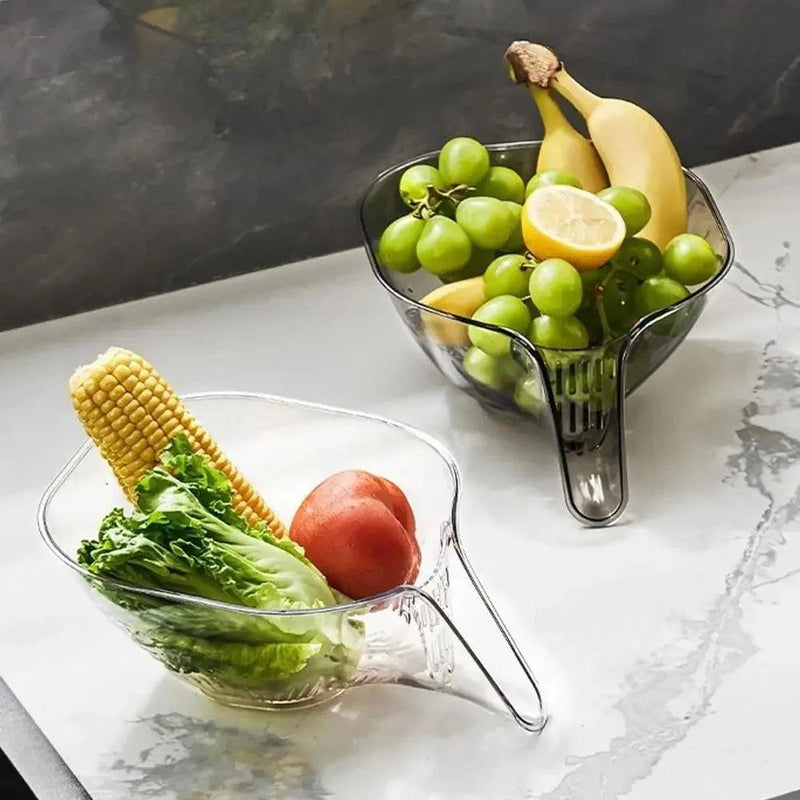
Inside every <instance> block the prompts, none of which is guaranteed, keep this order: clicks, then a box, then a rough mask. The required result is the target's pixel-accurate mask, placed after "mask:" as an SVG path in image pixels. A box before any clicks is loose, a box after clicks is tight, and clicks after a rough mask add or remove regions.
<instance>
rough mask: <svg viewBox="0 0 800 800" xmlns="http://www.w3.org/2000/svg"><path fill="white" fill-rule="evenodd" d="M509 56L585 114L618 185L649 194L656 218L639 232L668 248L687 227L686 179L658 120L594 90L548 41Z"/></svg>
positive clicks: (519, 71) (520, 77) (531, 81)
mask: <svg viewBox="0 0 800 800" xmlns="http://www.w3.org/2000/svg"><path fill="white" fill-rule="evenodd" d="M506 59H507V60H508V63H509V65H510V67H511V70H512V72H513V75H514V79H515V80H516V81H517V82H519V83H523V82H524V83H527V84H528V85H532V86H540V87H542V88H548V87H552V88H553V89H555V90H556V91H557V92H558V93H559V94H561V95H562V97H564V98H565V99H566V100H567V101H569V102H570V103H572V105H573V106H575V108H576V109H577V110H578V111H579V112H580V113H581V114H582V115H583V117H584V118H585V119H586V125H587V127H588V129H589V135H590V136H591V139H592V143H593V144H594V146H595V148H596V149H597V152H598V154H599V155H600V158H601V160H602V162H603V164H604V166H605V168H606V172H607V173H608V178H609V180H610V182H611V185H612V186H632V187H633V188H635V189H639V191H641V192H643V193H644V194H645V196H646V197H647V199H648V200H649V201H650V207H651V210H652V216H651V217H650V221H649V222H648V223H647V225H646V226H645V227H644V228H643V229H642V230H641V231H640V232H639V234H638V235H639V236H642V237H644V238H645V239H650V240H652V241H653V242H655V243H656V244H657V245H658V246H659V247H661V248H664V247H666V245H667V243H668V242H669V241H670V239H672V238H673V237H674V236H677V235H678V234H679V233H684V232H685V231H686V181H685V179H684V177H683V171H682V170H681V162H680V159H679V158H678V154H677V152H676V151H675V146H674V145H673V144H672V141H671V140H670V138H669V136H667V133H666V131H665V130H664V129H663V128H662V127H661V125H660V124H659V123H658V121H657V120H656V119H654V118H653V117H652V116H651V115H650V114H649V113H648V112H647V111H645V110H644V109H643V108H639V106H637V105H634V104H633V103H629V102H627V101H626V100H617V99H614V98H608V97H599V96H598V95H595V94H592V92H590V91H589V90H588V89H585V88H584V87H583V86H581V85H580V84H579V83H578V82H577V81H576V80H575V79H574V78H573V77H572V76H571V75H570V74H569V73H568V72H567V71H566V70H565V69H564V65H563V63H562V62H561V60H560V59H559V58H558V56H557V55H556V54H555V53H554V52H553V51H552V50H551V49H550V48H548V47H545V46H544V45H540V44H533V43H531V42H513V43H512V44H511V46H510V47H509V48H508V50H507V51H506Z"/></svg>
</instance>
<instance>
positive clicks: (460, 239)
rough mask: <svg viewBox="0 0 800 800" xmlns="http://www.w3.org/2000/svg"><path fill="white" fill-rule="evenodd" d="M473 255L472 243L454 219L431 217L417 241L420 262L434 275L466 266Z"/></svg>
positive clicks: (455, 270) (444, 273) (447, 272)
mask: <svg viewBox="0 0 800 800" xmlns="http://www.w3.org/2000/svg"><path fill="white" fill-rule="evenodd" d="M471 257H472V244H471V243H470V240H469V236H467V234H466V233H464V231H463V230H462V229H461V226H460V225H459V224H458V223H457V222H454V221H453V220H452V219H448V218H447V217H443V216H441V215H438V214H437V215H436V216H435V217H431V218H430V219H429V220H428V221H427V222H426V223H425V227H424V228H423V230H422V234H421V235H420V237H419V241H418V242H417V258H418V259H419V263H420V264H422V266H423V267H424V268H425V269H426V270H428V272H431V273H433V274H434V275H447V274H449V273H451V272H458V270H460V269H461V268H462V267H465V266H466V265H467V264H468V263H469V260H470V258H471Z"/></svg>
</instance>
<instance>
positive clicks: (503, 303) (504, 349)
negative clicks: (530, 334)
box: [468, 295, 531, 358]
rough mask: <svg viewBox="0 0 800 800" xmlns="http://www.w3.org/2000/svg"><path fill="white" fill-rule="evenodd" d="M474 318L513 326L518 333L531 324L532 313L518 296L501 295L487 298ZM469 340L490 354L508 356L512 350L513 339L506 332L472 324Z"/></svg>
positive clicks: (500, 325)
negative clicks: (488, 329)
mask: <svg viewBox="0 0 800 800" xmlns="http://www.w3.org/2000/svg"><path fill="white" fill-rule="evenodd" d="M472 319H475V320H478V322H485V323H487V324H489V325H497V326H499V327H501V328H511V330H514V331H517V332H518V333H524V332H525V331H526V330H527V328H528V326H529V325H530V324H531V314H530V311H528V307H527V306H526V305H525V303H523V302H522V300H520V299H519V298H518V297H512V296H511V295H501V296H500V297H493V298H492V299H491V300H487V301H486V302H485V303H484V304H483V305H482V306H481V307H480V308H479V309H478V310H477V311H476V312H475V313H474V314H473V315H472ZM468 335H469V340H470V341H471V342H472V344H474V345H475V346H476V347H480V349H481V350H483V352H484V353H488V354H489V355H490V356H496V357H497V358H500V357H501V356H507V355H509V354H510V352H511V340H510V339H509V338H508V336H506V334H505V333H500V332H499V331H487V330H483V328H476V327H475V326H474V325H471V326H470V327H469V329H468Z"/></svg>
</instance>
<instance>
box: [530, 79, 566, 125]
mask: <svg viewBox="0 0 800 800" xmlns="http://www.w3.org/2000/svg"><path fill="white" fill-rule="evenodd" d="M528 91H529V92H530V93H531V97H532V98H533V101H534V102H535V103H536V107H537V108H538V109H539V114H540V115H541V117H542V123H543V124H544V132H545V133H547V132H548V131H550V130H554V129H555V128H557V127H559V126H563V125H564V123H565V122H566V119H565V117H564V112H563V111H562V110H561V109H560V108H559V107H558V103H556V101H555V100H554V99H553V95H552V94H550V90H549V89H542V87H541V86H535V85H534V84H528Z"/></svg>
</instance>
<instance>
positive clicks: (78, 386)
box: [69, 347, 287, 536]
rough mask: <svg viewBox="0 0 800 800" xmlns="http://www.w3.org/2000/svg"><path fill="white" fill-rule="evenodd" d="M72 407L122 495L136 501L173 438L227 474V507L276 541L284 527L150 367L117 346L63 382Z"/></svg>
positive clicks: (136, 356) (284, 529) (142, 360)
mask: <svg viewBox="0 0 800 800" xmlns="http://www.w3.org/2000/svg"><path fill="white" fill-rule="evenodd" d="M69 392H70V395H71V397H72V405H73V406H74V408H75V411H76V412H77V414H78V418H79V419H80V421H81V423H82V424H83V427H84V428H85V429H86V433H88V434H89V436H90V437H91V439H92V440H93V441H94V443H95V444H96V445H97V447H98V448H99V450H100V453H101V454H102V456H103V458H105V460H106V461H108V463H109V465H110V466H111V469H112V470H113V471H114V475H115V476H116V478H117V480H118V481H119V483H120V486H122V488H123V490H124V491H125V494H126V495H127V496H128V498H129V499H130V500H131V502H133V503H135V502H136V484H137V483H138V482H139V479H140V478H141V477H142V476H143V475H144V474H145V472H147V471H148V470H150V469H152V468H153V467H154V466H155V465H156V463H157V459H158V455H159V454H160V453H161V451H162V450H163V449H164V448H165V447H166V446H167V445H168V444H169V442H170V441H171V440H172V439H173V438H174V437H175V436H176V435H177V434H179V433H184V434H186V436H187V438H188V440H189V442H190V444H191V445H192V449H193V450H194V451H195V452H198V453H203V454H204V455H205V456H207V457H208V458H209V459H210V460H211V462H212V464H213V465H214V467H215V468H216V469H218V470H220V471H221V472H223V473H225V475H227V477H228V479H229V480H230V482H231V485H232V486H233V489H234V492H235V494H234V501H233V506H234V508H235V510H236V512H237V513H238V514H241V515H242V516H243V517H245V519H247V521H248V522H250V523H256V522H259V521H264V522H266V523H267V525H269V527H270V528H271V530H272V532H273V533H274V534H275V535H276V536H285V535H287V532H286V528H285V527H284V525H283V524H282V523H281V521H280V520H279V519H278V518H277V517H276V516H275V513H274V512H273V511H272V509H271V508H270V507H269V506H268V505H267V504H266V503H265V502H264V500H263V499H262V497H261V496H260V495H259V494H258V492H256V490H255V489H254V488H253V487H252V486H251V485H250V484H249V483H248V482H247V481H246V480H245V478H244V476H243V475H242V474H241V473H240V472H239V470H238V469H237V468H236V467H235V466H234V465H233V464H232V463H231V462H230V461H229V460H228V458H227V457H226V456H225V454H224V453H223V452H222V451H221V450H220V448H219V446H218V445H217V443H216V442H215V441H214V440H213V439H212V438H211V436H209V434H208V433H207V432H206V431H205V430H204V429H203V428H202V427H201V426H200V424H199V423H198V422H197V420H196V419H195V418H194V417H193V416H192V415H191V414H190V413H189V411H188V410H187V409H186V407H185V406H184V405H183V403H181V401H180V399H179V398H178V396H177V395H176V394H175V392H173V390H172V389H171V388H170V386H169V385H168V384H167V383H166V381H164V379H163V378H162V377H161V375H159V374H158V372H157V371H156V370H155V369H154V368H153V366H152V365H151V364H150V363H149V362H147V361H146V360H145V359H143V358H142V357H141V356H139V355H136V353H132V352H131V351H130V350H123V349H122V348H119V347H112V348H109V350H107V351H106V352H105V353H103V355H101V356H99V357H98V358H97V359H96V360H95V361H94V362H92V363H91V364H88V365H87V366H84V367H80V368H79V369H78V370H76V372H75V374H74V375H73V376H72V378H71V379H70V382H69Z"/></svg>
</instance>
